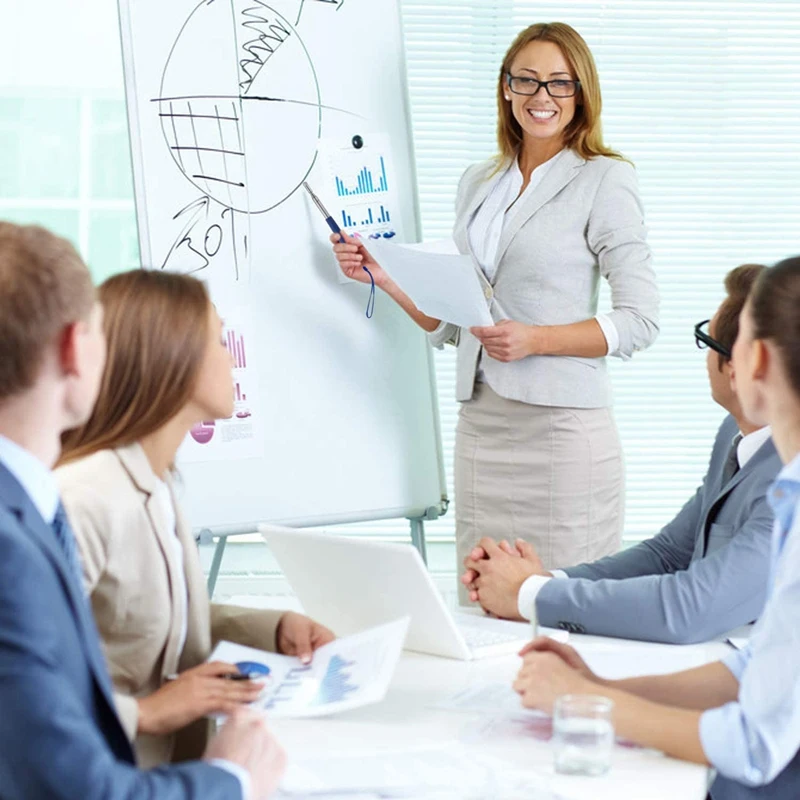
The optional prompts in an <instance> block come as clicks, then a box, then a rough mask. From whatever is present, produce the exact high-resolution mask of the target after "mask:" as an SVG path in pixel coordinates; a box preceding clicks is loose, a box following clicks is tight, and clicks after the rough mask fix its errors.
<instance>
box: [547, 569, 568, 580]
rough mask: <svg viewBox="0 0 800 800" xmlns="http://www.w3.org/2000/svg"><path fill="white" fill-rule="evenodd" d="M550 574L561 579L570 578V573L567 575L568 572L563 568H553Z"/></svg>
mask: <svg viewBox="0 0 800 800" xmlns="http://www.w3.org/2000/svg"><path fill="white" fill-rule="evenodd" d="M550 574H551V575H552V576H553V577H554V578H558V579H559V580H562V581H563V580H564V578H569V575H567V573H566V572H564V570H563V569H551V570H550Z"/></svg>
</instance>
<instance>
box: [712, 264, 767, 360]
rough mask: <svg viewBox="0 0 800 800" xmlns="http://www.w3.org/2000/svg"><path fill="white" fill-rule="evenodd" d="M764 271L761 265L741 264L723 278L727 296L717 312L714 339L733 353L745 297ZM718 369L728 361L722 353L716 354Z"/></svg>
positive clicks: (745, 300)
mask: <svg viewBox="0 0 800 800" xmlns="http://www.w3.org/2000/svg"><path fill="white" fill-rule="evenodd" d="M765 269H766V267H765V266H764V265H763V264H742V265H741V266H740V267H736V269H732V270H731V271H730V272H729V273H728V274H727V275H726V276H725V292H726V293H727V296H726V297H725V299H724V300H723V301H722V305H721V306H720V307H719V311H718V312H717V322H716V325H715V326H714V338H715V339H716V340H717V341H718V342H719V343H720V344H722V345H725V347H727V348H728V352H729V353H732V352H733V345H734V344H735V343H736V337H737V336H738V335H739V316H740V315H741V313H742V309H743V308H744V304H745V303H746V302H747V296H748V295H749V294H750V290H751V289H752V288H753V285H754V284H755V282H756V280H757V279H758V276H759V275H760V274H761V273H762V272H763V271H764V270H765ZM717 357H718V359H719V368H720V369H722V365H723V364H725V362H727V361H730V359H729V358H726V357H725V356H723V355H722V353H717Z"/></svg>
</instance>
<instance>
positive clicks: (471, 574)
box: [461, 569, 478, 586]
mask: <svg viewBox="0 0 800 800" xmlns="http://www.w3.org/2000/svg"><path fill="white" fill-rule="evenodd" d="M477 577H478V573H477V572H476V571H475V570H474V569H468V570H467V571H466V572H464V573H463V574H462V575H461V583H463V584H464V585H465V586H469V585H471V584H472V582H473V581H474V580H475V579H476V578H477Z"/></svg>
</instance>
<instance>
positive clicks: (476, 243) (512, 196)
mask: <svg viewBox="0 0 800 800" xmlns="http://www.w3.org/2000/svg"><path fill="white" fill-rule="evenodd" d="M563 152H564V151H563V150H561V151H559V152H558V153H556V155H554V156H553V157H552V158H551V159H549V160H548V161H545V162H544V164H540V165H539V166H538V167H536V169H534V170H533V172H532V173H531V179H530V182H529V183H528V185H527V186H526V187H525V191H524V192H523V193H522V195H520V193H519V190H520V189H521V188H522V184H523V176H522V172H521V170H520V168H519V164H518V163H517V161H516V160H515V161H514V162H513V163H512V164H511V165H509V167H508V168H507V169H505V170H503V171H502V172H498V173H497V174H496V175H494V176H493V177H492V178H491V180H492V181H493V183H494V185H493V186H492V188H491V189H490V190H489V193H488V194H487V195H486V199H485V200H484V201H483V203H481V204H480V206H478V209H477V210H476V211H475V213H474V214H473V216H472V219H471V220H470V221H469V223H468V224H467V234H468V236H469V243H470V246H471V247H472V251H473V252H474V253H475V257H476V258H477V260H478V264H479V266H480V268H481V270H482V271H483V274H484V275H485V276H486V279H487V280H488V281H489V283H493V282H494V278H495V275H496V274H497V246H498V244H499V243H500V237H501V236H502V234H503V229H504V228H505V226H506V225H507V224H508V223H509V221H510V220H512V219H513V218H514V215H515V214H516V213H517V211H518V210H519V209H520V208H521V207H522V206H523V205H524V202H523V201H524V200H525V199H526V198H527V197H528V196H529V195H530V194H531V193H532V192H534V191H535V190H536V187H537V186H538V185H539V184H540V183H541V182H542V180H543V178H544V177H545V175H546V174H547V173H548V171H549V170H550V169H551V168H552V166H553V165H554V164H555V163H556V162H557V161H558V159H559V158H560V157H561V154H562V153H563ZM595 319H596V320H597V324H598V325H599V326H600V329H601V330H602V331H603V336H605V339H606V344H607V345H608V351H607V354H608V355H611V356H613V355H618V352H617V351H618V348H619V333H618V332H617V328H616V326H615V325H614V323H613V322H612V321H611V320H610V319H609V318H608V317H607V316H606V315H605V314H597V315H596V316H595ZM478 378H480V370H479V375H478Z"/></svg>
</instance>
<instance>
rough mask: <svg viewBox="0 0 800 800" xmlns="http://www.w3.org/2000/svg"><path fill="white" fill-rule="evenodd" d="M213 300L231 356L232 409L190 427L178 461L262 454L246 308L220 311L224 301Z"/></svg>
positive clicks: (248, 318) (256, 386) (255, 375)
mask: <svg viewBox="0 0 800 800" xmlns="http://www.w3.org/2000/svg"><path fill="white" fill-rule="evenodd" d="M216 304H217V307H218V308H219V309H220V315H221V316H223V317H224V322H223V331H222V343H223V344H224V345H225V348H226V350H227V351H228V353H229V355H230V360H231V373H232V383H233V387H232V391H233V413H232V414H231V416H230V417H228V418H227V419H218V420H209V421H206V422H202V423H200V424H199V425H196V426H195V427H194V428H192V430H191V431H190V432H189V436H187V437H186V441H185V442H184V443H183V445H182V446H181V449H180V453H179V460H180V461H182V462H192V461H221V460H225V459H232V458H233V459H235V458H254V457H258V456H261V455H263V449H264V443H263V436H262V435H261V432H260V425H261V421H260V420H259V419H258V418H257V416H256V415H255V414H254V413H253V409H255V408H257V407H258V405H257V404H256V403H255V394H256V392H257V390H258V381H257V372H256V370H255V368H254V354H253V352H252V345H251V343H252V336H251V331H252V326H251V324H250V313H249V309H247V308H245V307H242V308H233V309H230V310H229V311H228V312H227V313H224V312H225V309H224V303H220V302H216Z"/></svg>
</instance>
